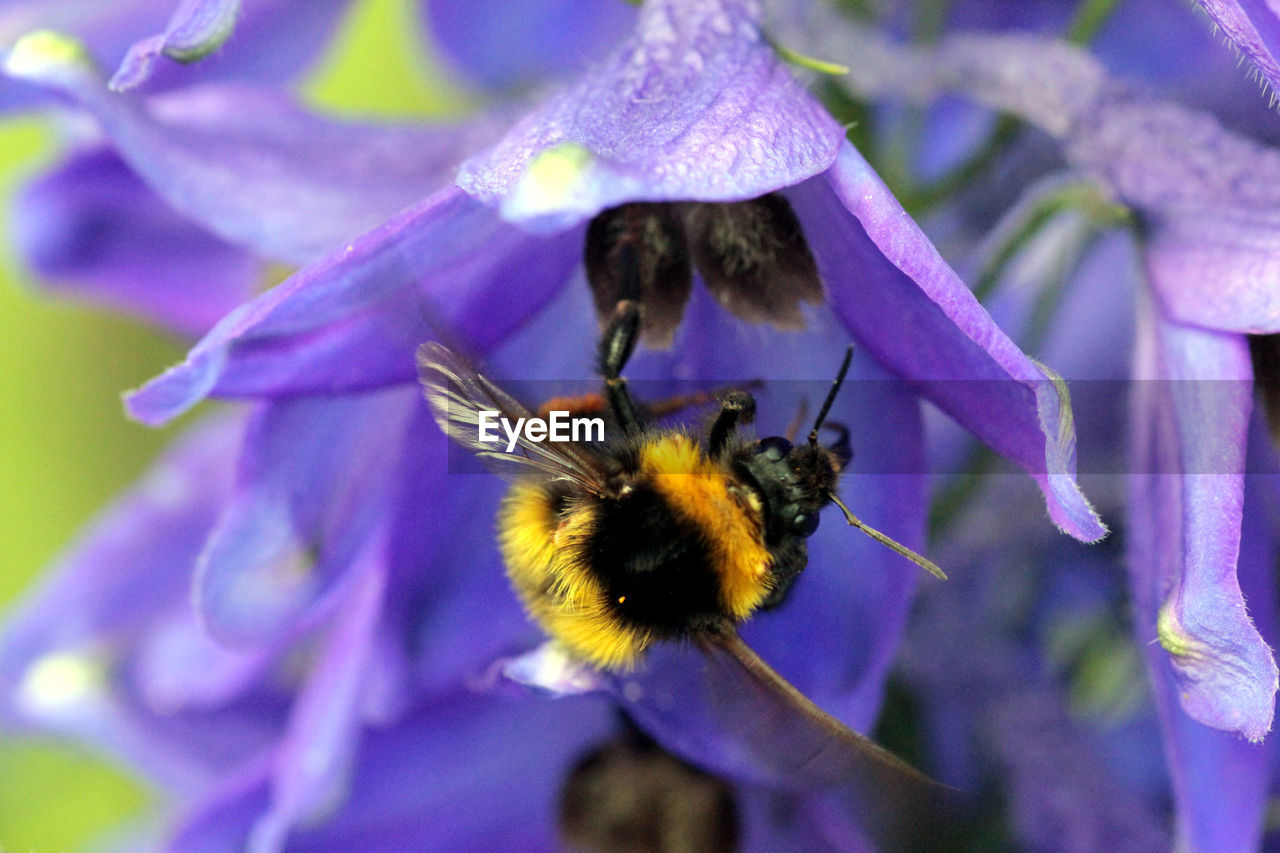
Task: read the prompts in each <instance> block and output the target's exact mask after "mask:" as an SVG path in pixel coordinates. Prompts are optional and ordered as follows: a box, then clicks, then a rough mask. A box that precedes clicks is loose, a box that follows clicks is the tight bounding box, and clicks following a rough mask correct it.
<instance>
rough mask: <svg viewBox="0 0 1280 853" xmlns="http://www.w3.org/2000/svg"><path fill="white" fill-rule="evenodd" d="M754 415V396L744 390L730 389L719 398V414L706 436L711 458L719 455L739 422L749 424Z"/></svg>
mask: <svg viewBox="0 0 1280 853" xmlns="http://www.w3.org/2000/svg"><path fill="white" fill-rule="evenodd" d="M755 416H756V398H755V397H752V396H751V395H750V394H748V393H747V392H746V391H730V392H729V393H728V394H725V395H724V397H723V398H722V399H721V400H720V414H718V415H716V419H715V421H714V422H713V423H712V424H711V434H710V435H709V436H708V437H707V449H708V450H709V451H710V453H711V458H712V459H714V458H715V457H717V456H719V455H720V451H722V450H724V448H725V445H726V444H728V443H729V436H731V435H733V431H734V430H735V429H737V428H738V424H739V423H743V424H749V423H751V421H752V420H754V419H755Z"/></svg>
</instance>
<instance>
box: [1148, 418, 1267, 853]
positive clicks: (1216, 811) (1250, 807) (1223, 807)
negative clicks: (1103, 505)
mask: <svg viewBox="0 0 1280 853" xmlns="http://www.w3.org/2000/svg"><path fill="white" fill-rule="evenodd" d="M1249 453H1250V456H1251V457H1254V456H1255V454H1256V456H1257V457H1259V458H1260V467H1261V468H1262V469H1263V470H1265V471H1266V472H1267V473H1266V474H1265V475H1256V476H1250V477H1247V478H1245V481H1246V484H1245V489H1244V492H1245V494H1244V507H1243V522H1242V526H1241V531H1240V539H1241V541H1240V559H1239V564H1238V568H1237V574H1238V577H1239V581H1240V587H1241V590H1242V591H1243V593H1244V595H1245V596H1246V597H1247V599H1248V601H1249V611H1250V614H1251V615H1252V617H1253V620H1254V621H1255V622H1256V623H1257V624H1258V626H1259V627H1260V628H1261V629H1262V632H1263V634H1264V636H1265V639H1266V641H1268V642H1270V643H1272V644H1274V643H1276V642H1277V640H1278V639H1280V637H1277V632H1276V611H1275V604H1274V601H1275V595H1276V587H1275V564H1276V557H1277V539H1276V533H1275V530H1274V527H1273V525H1272V522H1271V519H1273V518H1274V514H1275V512H1276V511H1277V499H1278V494H1277V490H1276V482H1277V477H1276V471H1277V470H1280V469H1278V468H1277V466H1276V462H1275V457H1274V453H1273V451H1272V450H1271V449H1270V448H1269V447H1268V446H1267V440H1266V438H1265V437H1264V430H1263V429H1262V428H1261V427H1260V425H1259V424H1258V423H1257V422H1256V419H1255V424H1254V428H1253V430H1252V435H1251V436H1250V447H1249ZM1132 479H1134V480H1135V481H1136V482H1135V487H1134V491H1133V496H1134V498H1135V499H1141V500H1144V501H1147V503H1145V504H1144V505H1143V507H1144V508H1145V509H1147V515H1146V517H1145V518H1144V519H1143V521H1144V523H1143V524H1142V526H1140V527H1139V526H1138V525H1135V528H1134V536H1133V537H1132V538H1133V544H1132V545H1131V547H1130V556H1131V561H1132V562H1133V563H1134V564H1135V565H1137V566H1141V565H1143V563H1141V562H1138V561H1158V560H1159V559H1160V556H1161V555H1160V550H1161V540H1162V538H1163V537H1165V536H1166V535H1167V533H1168V530H1167V529H1159V528H1157V529H1154V530H1153V529H1150V528H1149V527H1148V525H1147V523H1146V521H1147V519H1154V520H1155V522H1156V523H1159V522H1160V518H1159V517H1158V516H1160V515H1161V514H1167V513H1168V512H1169V511H1170V510H1171V509H1176V507H1170V506H1168V504H1170V503H1173V501H1171V500H1168V499H1164V500H1162V499H1161V497H1160V496H1159V495H1158V493H1157V494H1155V495H1153V493H1152V491H1151V490H1152V484H1151V482H1150V481H1151V480H1156V481H1158V480H1159V478H1158V477H1147V478H1145V479H1146V480H1147V482H1142V480H1140V479H1139V478H1132ZM1153 497H1154V498H1155V503H1154V505H1152V503H1151V499H1152V498H1153ZM1138 584H1140V585H1138ZM1138 584H1136V585H1135V587H1136V593H1137V594H1136V595H1135V610H1136V616H1137V617H1138V626H1137V639H1138V640H1139V641H1140V642H1141V643H1142V645H1143V647H1144V648H1145V650H1146V659H1147V668H1148V670H1149V672H1150V673H1151V677H1152V682H1153V684H1154V686H1155V692H1156V706H1157V709H1158V710H1159V712H1160V717H1161V721H1162V723H1163V733H1164V740H1165V752H1166V753H1167V755H1168V764H1169V769H1170V773H1171V775H1172V782H1173V794H1174V799H1175V804H1176V807H1177V823H1176V826H1177V834H1178V841H1179V845H1178V846H1179V847H1180V848H1185V849H1189V850H1250V849H1258V847H1259V845H1260V844H1261V839H1262V833H1263V829H1264V818H1265V813H1266V803H1267V791H1268V786H1269V781H1270V775H1271V765H1272V762H1273V760H1274V759H1273V753H1274V748H1273V747H1269V746H1267V745H1265V744H1258V743H1247V742H1246V741H1244V740H1242V739H1241V738H1240V737H1238V736H1237V735H1235V734H1234V733H1231V732H1222V731H1218V730H1216V729H1214V728H1209V727H1207V726H1205V725H1201V723H1199V722H1197V721H1196V720H1195V719H1193V718H1192V717H1190V716H1188V715H1187V713H1184V706H1183V704H1181V703H1183V702H1185V699H1184V698H1183V697H1184V690H1185V688H1184V687H1183V685H1182V684H1181V683H1180V680H1179V678H1178V673H1177V671H1176V670H1175V669H1174V668H1173V667H1171V666H1170V665H1169V658H1168V656H1167V655H1166V653H1165V651H1164V650H1163V649H1161V648H1160V647H1159V646H1157V645H1156V644H1155V643H1152V642H1149V641H1148V638H1149V636H1150V634H1151V630H1150V626H1151V625H1152V624H1153V622H1154V620H1155V619H1156V618H1157V616H1156V605H1157V604H1158V601H1156V600H1154V597H1153V596H1152V595H1151V594H1150V590H1149V588H1148V587H1149V586H1150V579H1147V578H1139V579H1138ZM1143 626H1146V629H1145V630H1144V628H1143ZM1188 711H1189V709H1188Z"/></svg>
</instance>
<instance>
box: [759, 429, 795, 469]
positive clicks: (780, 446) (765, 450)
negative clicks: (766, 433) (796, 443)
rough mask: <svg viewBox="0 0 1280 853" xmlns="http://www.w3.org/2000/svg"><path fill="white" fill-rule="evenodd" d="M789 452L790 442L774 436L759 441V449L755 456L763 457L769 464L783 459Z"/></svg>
mask: <svg viewBox="0 0 1280 853" xmlns="http://www.w3.org/2000/svg"><path fill="white" fill-rule="evenodd" d="M790 452H791V442H789V441H787V440H786V439H785V438H783V437H782V436H780V435H775V436H770V437H769V438H762V439H760V448H759V449H758V450H757V451H756V455H757V456H763V457H764V458H765V459H768V460H769V461H770V462H778V461H780V460H782V459H785V458H786V457H787V454H788V453H790Z"/></svg>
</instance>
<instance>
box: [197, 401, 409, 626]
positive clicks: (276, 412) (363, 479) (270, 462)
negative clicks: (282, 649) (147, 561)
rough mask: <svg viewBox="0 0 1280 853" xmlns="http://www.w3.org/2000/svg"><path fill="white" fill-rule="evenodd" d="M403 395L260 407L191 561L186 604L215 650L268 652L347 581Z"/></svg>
mask: <svg viewBox="0 0 1280 853" xmlns="http://www.w3.org/2000/svg"><path fill="white" fill-rule="evenodd" d="M418 405H420V404H419V401H418V399H417V394H416V393H414V392H413V389H409V388H406V389H397V390H395V391H391V392H387V393H383V394H380V395H361V396H353V397H342V398H336V399H319V400H314V399H300V400H296V401H290V402H280V403H276V404H274V405H272V406H269V407H267V408H265V409H264V411H263V412H262V413H261V414H260V415H259V416H258V418H257V419H256V420H255V421H254V423H253V424H252V425H251V427H250V430H249V433H248V435H247V436H246V439H245V450H244V452H243V454H242V457H241V466H240V471H239V472H238V475H237V483H236V488H235V492H234V493H233V495H232V496H231V498H230V500H229V502H228V505H227V508H226V510H225V511H224V513H223V515H222V518H221V520H220V521H219V523H218V527H217V529H216V530H215V531H214V533H213V535H212V536H211V537H210V539H209V542H208V544H207V545H206V547H205V550H204V552H203V553H202V554H201V556H200V563H199V566H198V567H197V573H196V580H195V598H196V606H197V609H198V610H199V611H200V614H201V617H202V618H203V620H204V624H205V625H206V627H207V628H208V629H209V631H210V633H211V634H212V635H213V636H214V637H215V638H217V639H218V640H220V641H222V642H225V643H227V644H229V645H233V646H250V647H252V646H258V647H269V646H272V645H274V644H276V643H279V642H281V641H282V640H283V639H284V638H286V637H287V636H288V635H289V634H290V633H291V632H293V631H295V630H297V629H299V628H300V627H302V626H303V625H304V624H305V623H306V622H307V621H309V620H310V619H312V618H313V617H315V616H316V615H317V613H316V611H315V608H316V607H319V606H321V605H324V604H325V602H326V597H327V594H328V593H330V592H332V591H334V590H336V589H339V588H341V587H342V586H344V585H345V584H344V582H346V581H350V580H351V578H352V577H353V574H352V570H353V566H354V565H355V564H356V562H357V561H358V557H359V554H360V553H361V552H362V550H363V548H364V547H365V544H364V543H365V540H366V538H367V537H368V536H370V535H371V534H372V533H373V532H374V531H375V530H377V529H378V527H379V526H380V525H382V524H384V523H385V522H386V518H387V516H388V514H389V513H390V512H391V502H392V500H393V497H394V484H395V477H394V474H395V468H396V464H397V460H398V457H399V448H400V446H401V443H402V442H403V441H404V438H405V432H404V430H405V426H406V424H407V423H408V422H409V419H410V414H411V412H412V411H413V410H414V408H415V407H416V406H418Z"/></svg>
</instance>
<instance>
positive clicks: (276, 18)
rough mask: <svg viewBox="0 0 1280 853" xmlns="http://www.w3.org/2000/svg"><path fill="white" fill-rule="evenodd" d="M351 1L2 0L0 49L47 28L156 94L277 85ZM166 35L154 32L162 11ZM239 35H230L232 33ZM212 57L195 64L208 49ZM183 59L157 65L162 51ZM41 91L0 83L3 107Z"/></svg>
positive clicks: (28, 102)
mask: <svg viewBox="0 0 1280 853" xmlns="http://www.w3.org/2000/svg"><path fill="white" fill-rule="evenodd" d="M347 5H348V4H347V0H318V2H313V3H304V4H298V3H289V2H283V1H282V0H267V2H256V3H250V4H248V6H247V7H246V8H243V9H242V8H241V3H240V0H181V2H178V0H123V2H117V3H111V4H100V3H82V2H76V1H75V0H8V2H5V3H3V4H0V50H8V49H9V48H11V47H12V46H13V45H14V44H15V43H16V42H17V41H18V39H20V38H21V37H22V36H25V35H27V34H28V33H30V32H33V31H35V30H41V29H47V30H56V31H58V32H62V33H66V34H67V35H70V36H72V37H74V38H76V39H79V40H82V41H83V42H84V43H85V45H86V47H87V50H88V52H89V55H90V56H92V57H93V58H94V60H95V61H96V62H100V63H102V64H103V65H104V66H105V67H108V68H111V67H115V66H116V65H120V68H119V70H118V71H117V72H116V75H117V78H118V79H119V80H120V81H121V82H122V83H124V82H127V85H128V86H129V87H132V86H137V85H140V84H142V83H144V82H145V83H146V84H147V88H148V89H149V90H151V91H158V90H160V89H173V88H176V87H179V86H190V85H195V84H199V83H207V82H213V81H240V82H250V81H255V82H263V83H279V82H282V81H285V80H289V79H291V78H293V77H295V76H296V75H297V74H299V73H300V72H301V71H303V70H305V69H306V67H307V66H308V65H310V64H311V62H312V61H314V60H315V59H316V58H317V57H318V56H319V54H320V51H321V50H322V49H323V47H324V45H325V44H326V43H327V42H328V40H329V38H330V36H331V35H332V32H333V30H334V28H335V27H336V25H337V23H338V19H339V18H340V16H341V15H342V13H343V12H344V11H345V10H346V7H347ZM166 15H169V16H170V17H169V23H168V25H167V26H166V28H165V32H164V33H162V34H160V35H154V36H153V35H150V33H152V32H154V31H155V29H156V28H157V26H158V25H159V24H160V22H161V21H163V20H164V18H165V16H166ZM233 30H234V32H235V38H234V39H232V38H229V37H230V36H231V33H232V31H233ZM214 52H216V53H217V57H216V59H214V60H213V61H210V62H204V63H197V62H195V60H197V59H202V58H204V57H206V56H208V55H210V54H211V53H214ZM162 54H163V55H165V56H168V57H170V58H172V59H176V60H179V61H180V62H181V63H186V64H185V65H180V64H179V63H178V62H163V63H156V61H155V60H156V59H157V58H158V57H159V56H160V55H162ZM36 94H37V93H36V90H34V89H32V88H31V87H30V86H27V85H26V84H24V83H19V82H8V83H5V84H4V85H3V86H2V87H0V109H12V108H14V107H30V106H33V105H35V104H36V103H37V100H36V99H35V98H34V97H33V96H34V95H36Z"/></svg>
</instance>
